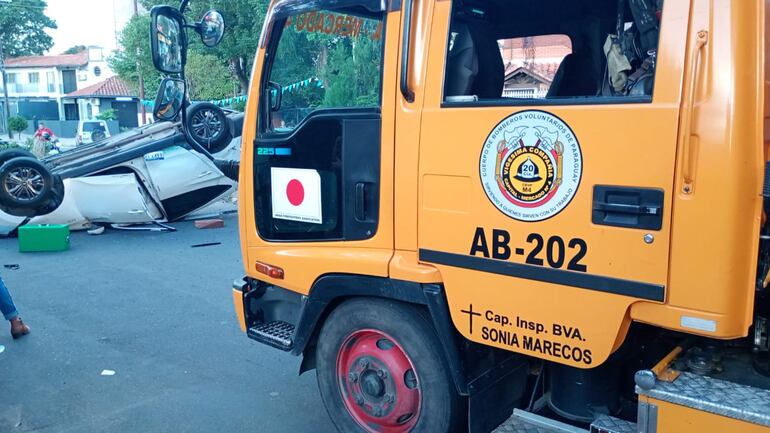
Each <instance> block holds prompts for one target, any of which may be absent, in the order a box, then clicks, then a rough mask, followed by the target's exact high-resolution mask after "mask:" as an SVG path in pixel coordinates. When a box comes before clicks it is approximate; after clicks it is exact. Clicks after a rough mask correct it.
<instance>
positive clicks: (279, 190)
mask: <svg viewBox="0 0 770 433" xmlns="http://www.w3.org/2000/svg"><path fill="white" fill-rule="evenodd" d="M270 181H271V183H272V199H273V218H276V219H282V220H289V221H299V222H303V223H310V224H322V223H323V218H322V215H321V176H320V175H319V174H318V171H316V170H309V169H300V168H280V167H271V168H270Z"/></svg>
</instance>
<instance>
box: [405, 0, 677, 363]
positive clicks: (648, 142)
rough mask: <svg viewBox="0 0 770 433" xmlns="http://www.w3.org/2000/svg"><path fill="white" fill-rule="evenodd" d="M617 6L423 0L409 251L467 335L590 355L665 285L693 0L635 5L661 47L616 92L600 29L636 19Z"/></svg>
mask: <svg viewBox="0 0 770 433" xmlns="http://www.w3.org/2000/svg"><path fill="white" fill-rule="evenodd" d="M637 3H638V2H637ZM648 3H649V4H650V5H652V7H654V6H655V5H657V4H659V3H660V2H655V1H649V2H648ZM617 5H618V2H617V1H599V2H589V1H562V0H543V1H542V2H537V4H535V3H533V2H527V1H523V0H515V1H509V2H488V3H486V4H481V3H478V4H477V3H473V4H471V3H468V2H459V1H456V0H455V1H451V2H437V3H436V7H435V12H434V15H433V17H434V18H433V31H432V34H431V44H430V47H429V50H430V54H429V65H428V76H429V77H430V78H429V79H428V84H427V88H426V98H425V103H424V107H423V112H422V124H421V125H422V126H421V138H420V156H419V161H420V162H419V174H420V177H419V211H418V212H419V228H418V244H419V257H420V260H421V261H422V262H424V263H430V264H433V265H435V266H437V267H438V268H439V270H440V272H441V276H442V279H443V281H444V284H445V286H446V293H447V296H448V300H449V304H450V308H451V314H452V318H453V320H454V323H455V325H456V327H457V329H458V330H459V331H460V332H461V333H462V334H463V335H464V336H465V337H467V338H469V339H471V340H473V341H477V342H480V343H484V344H488V345H492V346H497V347H501V348H505V349H508V350H513V351H516V352H521V353H526V354H529V355H533V356H537V357H540V358H544V359H548V360H552V361H556V362H561V363H565V364H569V365H574V366H577V367H582V368H589V367H592V366H595V365H598V364H600V363H601V362H603V361H604V360H605V359H606V358H607V357H608V356H609V354H610V353H611V351H612V350H613V348H615V347H617V345H618V343H619V342H621V341H622V339H623V337H624V333H625V331H626V330H627V328H628V325H629V320H628V319H627V310H628V307H629V306H630V305H631V304H632V303H634V302H638V301H646V302H657V303H660V302H664V301H665V299H666V281H667V275H668V253H669V241H670V239H669V238H670V224H669V223H670V219H671V211H672V209H671V203H672V183H673V178H674V169H675V158H676V146H677V130H678V121H679V107H680V94H681V87H682V70H683V68H684V65H683V63H684V61H683V59H684V52H685V41H686V37H685V35H686V34H687V33H686V32H687V22H688V14H689V2H686V1H672V0H668V1H666V2H665V3H664V4H663V9H662V10H655V11H652V12H653V13H651V14H648V15H647V16H646V17H645V18H646V19H647V24H648V25H649V27H654V28H655V30H656V31H658V33H657V34H656V35H655V37H657V36H658V35H659V38H660V43H659V44H658V46H657V51H654V50H646V51H644V52H640V51H639V50H637V51H636V52H637V53H639V55H640V58H639V59H632V60H630V62H631V63H633V62H636V63H635V65H636V67H635V68H633V69H632V70H626V71H625V73H626V82H625V84H626V86H628V87H621V88H620V90H617V91H616V90H615V88H614V87H613V88H612V89H609V87H610V86H612V85H613V83H612V82H611V81H610V77H608V75H609V74H610V73H612V71H610V68H608V61H607V57H606V55H605V47H607V46H609V47H612V44H611V43H610V44H609V45H605V43H607V40H608V39H607V36H608V35H610V34H613V33H615V32H616V31H617V30H619V31H620V33H623V34H625V33H627V31H628V30H629V29H633V28H634V27H635V28H636V29H637V30H638V29H640V23H642V24H643V22H642V21H640V19H639V18H638V17H637V16H636V15H635V14H636V12H637V11H634V10H630V9H627V10H625V11H622V12H620V13H619V11H618V9H617V8H618V6H617ZM639 33H640V34H641V33H642V32H639ZM641 36H644V35H641ZM641 36H637V38H639V40H641ZM647 36H650V35H649V34H648V35H647ZM626 54H628V55H630V54H631V53H629V52H626ZM626 57H628V56H626ZM648 59H649V62H650V64H648V65H644V61H647V60H648ZM611 62H612V67H613V68H614V71H616V72H617V71H618V67H617V59H611ZM643 65H644V66H643ZM620 69H623V67H621V68H620ZM636 71H641V72H639V73H636V74H635V72H636ZM651 74H652V77H651ZM439 77H443V80H440V79H439ZM469 77H471V78H470V79H469ZM474 77H475V78H474ZM631 80H637V81H638V82H639V84H640V87H636V88H634V86H632V85H630V84H629V83H630V82H631ZM641 80H647V81H646V83H644V84H642V83H641ZM605 83H607V84H605Z"/></svg>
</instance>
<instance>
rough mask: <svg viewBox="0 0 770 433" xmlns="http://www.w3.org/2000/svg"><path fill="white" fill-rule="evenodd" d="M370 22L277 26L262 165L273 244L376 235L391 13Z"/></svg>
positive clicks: (260, 209) (336, 16)
mask: <svg viewBox="0 0 770 433" xmlns="http://www.w3.org/2000/svg"><path fill="white" fill-rule="evenodd" d="M355 10H356V11H360V10H361V9H360V8H356V9H355ZM366 13H367V12H363V15H358V14H357V13H355V12H354V13H349V11H348V12H346V11H342V10H335V11H328V10H320V11H306V10H303V11H302V13H299V14H295V15H290V16H289V17H287V18H285V19H284V21H283V22H280V21H279V22H277V24H276V26H280V27H279V28H280V30H281V31H280V32H276V33H274V34H273V35H272V36H271V38H278V39H277V40H271V41H270V42H269V45H268V55H267V56H266V61H267V62H268V63H267V64H266V66H265V67H266V68H267V69H266V70H265V73H264V74H263V77H262V78H263V79H262V86H263V87H262V92H263V93H262V94H263V95H264V97H265V99H264V100H263V103H262V104H261V107H260V109H261V110H262V111H261V116H260V134H259V136H258V137H257V140H256V144H255V146H256V152H255V157H254V163H255V173H256V175H255V195H254V206H255V214H256V222H257V229H258V231H259V235H260V236H261V237H262V238H263V239H267V240H270V241H277V242H279V241H286V242H292V241H301V242H311V241H329V240H336V241H341V240H363V239H368V238H371V237H372V236H374V234H375V233H376V230H377V223H378V215H379V211H378V209H379V199H378V197H379V168H380V164H379V161H380V124H381V115H380V87H381V86H380V81H381V74H382V60H383V55H382V51H383V40H384V38H383V28H382V24H383V18H384V11H380V12H371V13H370V14H368V15H367V14H366ZM279 89H280V90H279ZM279 96H280V99H278V98H279ZM268 98H269V99H270V101H268ZM279 100H280V102H278V101H279ZM267 102H269V103H267Z"/></svg>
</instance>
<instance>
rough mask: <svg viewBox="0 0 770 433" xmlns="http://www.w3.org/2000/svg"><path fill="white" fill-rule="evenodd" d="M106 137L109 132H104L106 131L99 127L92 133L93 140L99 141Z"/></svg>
mask: <svg viewBox="0 0 770 433" xmlns="http://www.w3.org/2000/svg"><path fill="white" fill-rule="evenodd" d="M105 138H107V134H105V133H104V131H102V130H100V129H97V130H96V131H94V132H92V133H91V141H93V142H94V143H96V142H97V141H102V140H104V139H105Z"/></svg>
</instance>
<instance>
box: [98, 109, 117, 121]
mask: <svg viewBox="0 0 770 433" xmlns="http://www.w3.org/2000/svg"><path fill="white" fill-rule="evenodd" d="M96 118H97V119H98V120H117V119H118V112H117V111H116V110H115V109H114V108H110V109H108V110H104V111H102V112H101V113H99V114H97V115H96Z"/></svg>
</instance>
